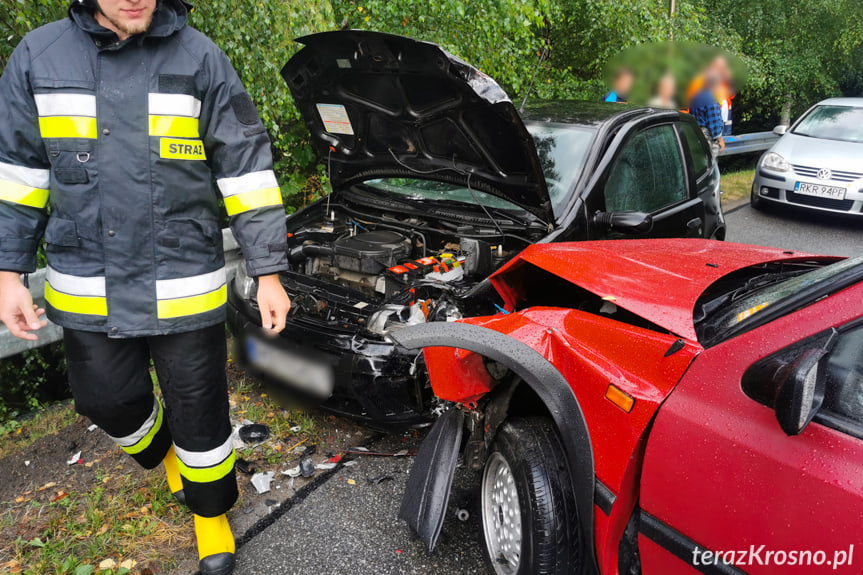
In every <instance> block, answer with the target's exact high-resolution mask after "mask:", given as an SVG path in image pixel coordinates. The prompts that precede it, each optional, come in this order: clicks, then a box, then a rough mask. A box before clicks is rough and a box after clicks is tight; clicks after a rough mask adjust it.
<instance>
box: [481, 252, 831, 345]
mask: <svg viewBox="0 0 863 575" xmlns="http://www.w3.org/2000/svg"><path fill="white" fill-rule="evenodd" d="M811 259H825V256H814V255H812V254H806V253H804V252H793V251H788V250H781V249H776V248H765V247H759V246H751V245H746V244H734V243H729V242H721V241H716V240H701V239H692V238H690V239H667V240H666V239H653V240H617V241H607V240H606V241H593V242H576V243H560V244H534V245H532V246H529V247H527V248H526V249H525V250H524V251H523V252H522V253H521V254H519V255H518V256H516V257H515V258H514V259H513V260H511V261H510V262H508V263H507V264H506V265H505V266H504V267H502V268H501V269H499V270H498V271H497V272H496V273H495V274H493V275H492V276H491V281H492V283H493V284H494V285H495V287H496V288H497V289H498V291H499V292H500V293H501V294H502V295H503V297H504V300H506V303H507V305H509V306H514V305H515V303H516V302H515V301H513V299H515V298H516V297H517V295H518V294H517V292H518V288H517V286H518V285H519V283H520V281H519V279H518V277H519V275H520V274H525V273H530V269H529V268H527V269H524V268H523V266H524V264H525V263H528V264H532V265H534V266H536V267H538V268H541V269H543V270H545V271H547V272H550V273H552V274H554V275H556V276H558V277H560V278H562V279H565V280H567V281H569V282H571V283H574V284H575V285H577V286H580V287H582V288H584V289H586V290H587V291H589V292H591V293H593V294H595V295H598V296H600V297H603V298H607V299H608V300H609V301H611V302H613V303H614V304H615V305H617V306H619V307H621V308H623V309H625V310H627V311H630V312H632V313H634V314H636V315H638V316H640V317H642V318H644V319H646V320H647V321H649V322H651V323H653V324H655V325H657V326H659V327H661V328H663V329H666V330H668V331H670V332H671V333H673V334H675V335H678V336H680V337H683V338H686V339H688V340H690V341H693V342H697V341H698V337H697V335H696V333H695V324H694V319H693V314H694V310H695V304H696V302H697V301H698V298H699V297H701V294H703V293H704V291H705V290H706V289H707V288H708V287H710V286H711V285H712V284H713V283H714V282H716V281H717V280H719V279H720V278H722V277H724V276H726V275H728V274H730V273H731V272H734V271H737V270H740V269H743V268H747V267H750V266H755V265H758V264H763V263H768V262H777V261H791V260H811ZM829 259H836V258H829ZM520 268H521V269H520ZM513 286H515V287H513Z"/></svg>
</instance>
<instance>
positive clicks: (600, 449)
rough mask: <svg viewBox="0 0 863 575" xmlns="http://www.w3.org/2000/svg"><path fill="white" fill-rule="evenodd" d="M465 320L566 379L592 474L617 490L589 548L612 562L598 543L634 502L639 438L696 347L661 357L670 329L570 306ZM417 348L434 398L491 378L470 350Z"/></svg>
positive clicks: (467, 393) (467, 395) (476, 389)
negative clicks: (515, 344) (611, 394)
mask: <svg viewBox="0 0 863 575" xmlns="http://www.w3.org/2000/svg"><path fill="white" fill-rule="evenodd" d="M465 321H466V322H468V323H473V324H476V325H481V326H484V327H487V328H489V329H493V330H495V331H498V332H501V333H504V334H508V335H510V336H512V337H513V338H515V339H517V340H519V341H521V342H524V343H526V344H527V345H529V346H530V347H532V348H533V349H535V350H536V351H538V352H539V353H540V354H542V355H543V356H544V357H545V358H546V359H548V360H549V361H550V362H551V363H552V364H553V365H554V366H555V367H556V368H557V369H558V370H559V371H560V372H561V374H563V376H564V377H565V378H566V379H567V381H568V382H569V383H570V386H571V388H572V390H573V392H574V393H575V396H576V397H577V398H578V402H579V404H580V406H581V409H582V411H583V413H584V416H585V419H586V421H587V426H588V429H589V431H590V436H591V440H592V443H593V453H594V460H595V467H596V476H597V478H599V480H600V481H602V482H603V483H604V484H605V485H606V486H607V487H609V488H610V489H611V490H612V491H614V492H615V494H618V501H617V502H616V503H615V506H614V508H613V513H612V516H611V517H608V518H606V517H605V516H604V515H603V514H602V512H601V511H600V512H598V514H597V520H596V545H597V554H598V556H599V558H600V561H601V562H611V563H612V564H613V565H615V568H616V559H614V557H613V555H612V556H611V557H610V556H609V553H608V551H607V550H606V548H607V547H608V548H614V549H616V547H617V542H618V541H619V538H620V534H621V533H622V532H623V529H624V527H625V524H626V521H627V519H628V517H629V511H631V509H632V506H633V505H634V504H635V486H636V485H637V481H638V471H639V469H640V466H641V449H639V448H638V446H639V441H640V440H641V438H642V436H643V433H644V430H645V428H646V427H647V424H648V423H649V422H650V420H651V419H652V418H653V415H654V413H655V412H656V409H657V408H658V407H659V405H660V404H661V403H662V401H663V400H664V399H665V397H666V396H667V395H668V394H669V393H670V392H671V390H672V389H673V388H674V386H675V384H676V383H677V382H678V381H679V380H680V377H681V376H682V374H683V373H684V372H685V370H686V369H687V367H688V366H689V364H690V362H691V360H692V358H693V357H694V356H695V355H696V354H697V353H698V352H699V351H700V350H701V348H700V347H699V346H698V345H697V344H694V343H685V345H684V347H683V348H682V349H681V350H680V351H678V352H676V353H673V354H671V355H669V357H665V354H666V352H667V351H668V349H669V347H670V346H671V345H672V344H673V343H674V342H675V341H677V339H678V338H677V337H676V336H674V335H669V334H663V333H657V332H654V331H650V330H646V329H642V328H639V327H634V326H630V325H626V324H623V323H620V322H618V321H615V320H612V319H609V318H606V317H602V316H596V315H592V314H589V313H585V312H581V311H577V310H570V309H559V308H531V309H529V310H525V311H522V312H518V313H512V314H509V315H496V316H491V317H482V318H473V319H468V320H465ZM424 353H425V359H426V365H427V367H428V371H429V376H430V378H431V383H432V387H433V389H434V392H435V394H436V395H437V396H438V397H440V398H442V399H446V400H449V401H454V402H459V403H467V404H471V403H473V402H475V401H476V400H477V399H478V398H479V397H481V396H482V394H483V393H485V392H486V391H488V389H490V387H491V384H492V383H493V382H492V380H491V379H490V378H489V376H488V374H487V373H486V371H485V369H484V368H483V366H482V363H481V362H480V361H477V358H478V356H477V355H476V354H472V353H466V352H464V351H459V350H454V349H453V348H443V347H437V348H426V349H425V352H424ZM454 357H455V358H456V361H453V358H454ZM612 383H613V384H614V385H616V386H617V387H619V388H620V389H622V390H623V391H624V392H626V393H628V394H629V395H631V396H632V397H634V398H635V405H634V407H633V409H632V411H631V412H630V413H626V412H624V411H623V410H622V409H620V408H619V407H617V406H616V405H615V404H613V403H611V401H609V400H608V399H606V397H605V393H606V390H607V389H608V386H609V384H612ZM627 508H628V510H629V511H628V510H627Z"/></svg>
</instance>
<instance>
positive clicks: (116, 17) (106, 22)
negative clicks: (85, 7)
mask: <svg viewBox="0 0 863 575" xmlns="http://www.w3.org/2000/svg"><path fill="white" fill-rule="evenodd" d="M98 3H99V10H98V11H97V12H96V21H97V22H98V23H99V24H101V25H102V26H104V27H105V28H107V29H109V30H111V31H113V32H115V33H116V34H117V36H119V37H120V39H121V40H125V39H126V38H128V37H129V36H134V35H135V34H140V33H142V32H146V31H147V28H149V27H150V22H151V21H152V20H153V12H155V11H156V0H98Z"/></svg>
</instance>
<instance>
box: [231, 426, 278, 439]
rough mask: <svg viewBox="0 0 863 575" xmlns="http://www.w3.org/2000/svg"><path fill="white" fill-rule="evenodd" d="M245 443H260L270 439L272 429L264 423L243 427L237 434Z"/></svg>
mask: <svg viewBox="0 0 863 575" xmlns="http://www.w3.org/2000/svg"><path fill="white" fill-rule="evenodd" d="M237 433H238V434H239V436H240V439H241V440H242V441H243V442H244V443H260V442H262V441H266V440H267V438H268V437H270V428H269V427H267V426H266V425H264V424H262V423H253V424H251V425H244V426H242V427H241V428H240V429H239V431H238V432H237Z"/></svg>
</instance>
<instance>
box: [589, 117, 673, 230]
mask: <svg viewBox="0 0 863 575" xmlns="http://www.w3.org/2000/svg"><path fill="white" fill-rule="evenodd" d="M685 199H686V173H685V172H684V169H683V161H682V158H681V155H680V148H679V146H678V145H677V138H676V137H675V134H674V128H672V127H671V126H658V127H655V128H649V129H647V130H644V131H643V132H640V133H638V134H636V135H635V136H634V137H633V138H632V139H631V140H630V141H629V142H628V143H627V144H626V146H625V148H624V149H623V152H622V153H621V154H620V156H619V157H618V158H617V161H616V162H615V165H614V167H613V168H612V169H611V174H610V175H609V178H608V181H607V182H606V184H605V209H606V211H608V212H618V211H638V212H647V213H654V212H657V211H659V210H661V209H662V208H664V207H666V206H670V205H672V204H676V203H677V202H680V201H682V200H685Z"/></svg>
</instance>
